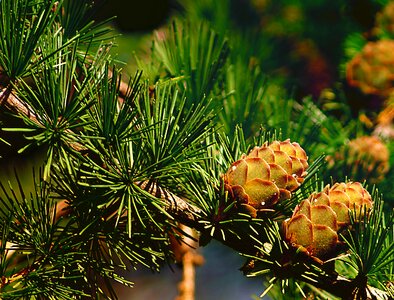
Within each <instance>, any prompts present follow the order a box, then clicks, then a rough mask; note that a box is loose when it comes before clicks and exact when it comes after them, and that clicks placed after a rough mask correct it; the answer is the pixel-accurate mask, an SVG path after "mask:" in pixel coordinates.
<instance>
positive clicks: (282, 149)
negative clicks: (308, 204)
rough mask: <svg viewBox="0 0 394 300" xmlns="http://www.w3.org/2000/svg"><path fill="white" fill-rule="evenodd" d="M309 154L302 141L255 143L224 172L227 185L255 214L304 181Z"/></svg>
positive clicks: (283, 196)
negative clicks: (255, 145) (259, 145)
mask: <svg viewBox="0 0 394 300" xmlns="http://www.w3.org/2000/svg"><path fill="white" fill-rule="evenodd" d="M307 159H308V157H307V156H306V153H305V151H304V150H303V149H302V148H301V147H300V145H299V144H298V143H291V142H290V140H286V141H284V142H278V141H274V142H272V143H271V144H268V143H265V144H264V145H263V146H261V147H255V148H254V149H253V150H252V151H251V152H250V153H249V154H248V155H245V154H244V155H243V156H242V157H241V159H239V160H237V161H236V162H234V163H233V164H232V165H231V167H230V169H229V170H228V171H227V173H226V174H225V175H224V183H225V188H226V190H227V191H228V192H229V195H230V197H232V198H233V199H235V200H236V201H237V203H238V204H239V205H240V206H243V207H244V208H245V209H246V210H247V211H248V212H249V213H250V214H251V215H252V216H256V213H257V211H258V210H261V209H266V208H271V207H272V206H273V205H275V204H276V203H277V202H278V201H281V200H283V199H289V198H290V197H291V192H292V191H294V190H295V189H297V188H298V187H299V185H300V184H301V183H302V182H303V178H304V176H305V175H306V169H307V168H308V162H307Z"/></svg>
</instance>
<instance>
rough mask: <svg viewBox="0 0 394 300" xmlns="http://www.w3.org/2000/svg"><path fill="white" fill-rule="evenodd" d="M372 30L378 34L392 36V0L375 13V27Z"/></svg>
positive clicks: (393, 13)
mask: <svg viewBox="0 0 394 300" xmlns="http://www.w3.org/2000/svg"><path fill="white" fill-rule="evenodd" d="M374 31H375V33H376V34H378V35H379V36H391V37H393V36H394V2H389V3H388V4H387V5H386V6H385V7H384V8H383V10H382V11H381V12H379V13H378V14H377V15H376V27H375V28H374Z"/></svg>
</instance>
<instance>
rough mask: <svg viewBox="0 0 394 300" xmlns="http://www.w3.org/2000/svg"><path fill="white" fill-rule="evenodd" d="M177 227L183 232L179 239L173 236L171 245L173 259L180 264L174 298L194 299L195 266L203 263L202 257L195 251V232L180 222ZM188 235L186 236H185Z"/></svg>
mask: <svg viewBox="0 0 394 300" xmlns="http://www.w3.org/2000/svg"><path fill="white" fill-rule="evenodd" d="M179 228H180V229H181V230H182V231H183V232H184V234H183V235H181V236H182V239H181V240H180V241H178V240H176V239H175V238H174V239H172V240H171V242H172V243H171V245H172V248H173V252H174V255H175V260H176V261H177V262H178V263H181V265H182V269H183V272H182V281H181V282H180V283H179V284H178V292H179V294H178V296H177V297H176V298H175V300H194V298H195V285H196V278H195V275H196V270H195V269H196V267H197V266H200V265H202V264H203V263H204V258H203V256H202V255H200V254H199V253H198V252H197V247H198V236H197V232H196V231H195V230H193V229H192V228H190V227H187V226H185V225H182V224H180V225H179ZM186 235H188V236H186Z"/></svg>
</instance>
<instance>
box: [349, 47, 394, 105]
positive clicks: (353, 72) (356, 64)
mask: <svg viewBox="0 0 394 300" xmlns="http://www.w3.org/2000/svg"><path fill="white" fill-rule="evenodd" d="M393 49H394V40H379V41H376V42H369V43H367V44H366V45H365V46H364V48H363V49H362V51H361V52H360V53H359V54H357V55H356V56H355V57H354V58H353V59H352V60H351V61H350V62H349V63H348V64H347V66H346V79H347V81H348V83H349V84H350V85H351V86H354V87H357V88H359V89H360V90H361V91H362V92H363V93H364V94H370V95H378V96H382V97H383V98H385V97H387V96H388V95H390V93H391V92H393V91H394V85H393V82H394V51H393Z"/></svg>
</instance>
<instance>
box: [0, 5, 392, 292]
mask: <svg viewBox="0 0 394 300" xmlns="http://www.w3.org/2000/svg"><path fill="white" fill-rule="evenodd" d="M220 2H223V1H220ZM201 3H202V2H201ZM190 6H192V3H191V2H190V1H185V11H186V12H187V8H188V7H189V8H190ZM92 7H93V2H92V1H90V0H61V1H54V0H49V1H40V0H14V1H10V0H0V36H1V39H0V104H1V110H2V111H3V112H5V113H6V114H7V115H11V116H13V118H16V121H15V122H11V123H10V124H8V123H4V124H1V131H2V132H7V133H14V135H8V136H17V137H19V138H21V139H23V142H22V143H20V142H18V143H16V145H17V146H15V145H14V141H13V140H8V139H7V138H5V139H3V138H2V139H1V140H0V142H1V143H3V146H4V147H13V148H12V149H15V151H17V152H19V153H25V152H28V151H33V150H34V151H37V150H38V151H42V152H44V154H45V162H44V164H43V165H42V166H41V168H39V169H35V170H31V177H32V178H33V179H34V188H33V189H29V188H27V187H25V186H24V183H23V182H22V180H20V179H19V176H18V174H15V178H14V179H15V180H12V181H13V182H15V183H12V184H11V183H10V182H11V179H10V181H9V182H7V180H4V181H2V182H1V183H0V229H1V240H0V298H1V299H85V298H86V299H93V298H98V299H101V298H104V299H116V298H117V294H116V291H115V289H114V283H115V282H118V283H121V284H123V285H126V286H129V287H132V286H133V285H134V284H137V285H138V281H137V282H135V283H134V282H130V281H129V280H128V279H127V276H125V274H127V272H133V271H134V270H136V269H141V268H148V269H151V270H153V271H159V270H160V269H161V267H162V266H163V265H165V264H167V263H173V261H174V254H173V252H172V250H173V248H172V246H171V240H172V239H174V238H175V239H177V240H181V241H182V240H183V239H185V237H188V238H193V237H192V236H191V235H190V234H189V233H188V232H186V231H184V230H183V229H182V228H184V227H182V226H180V224H182V225H187V226H188V227H191V228H193V229H195V230H197V231H198V233H199V234H198V239H199V244H200V245H201V246H204V245H206V244H208V243H209V242H210V241H211V240H213V239H215V240H218V241H220V242H222V243H223V244H225V245H226V246H228V247H230V248H232V249H233V250H234V251H237V252H238V253H240V255H242V256H243V257H245V259H246V263H245V265H244V266H243V267H242V271H243V272H244V273H245V275H246V276H255V277H256V276H257V277H259V278H261V280H262V281H264V284H265V286H266V287H267V289H266V290H265V291H264V292H263V293H262V296H263V295H264V294H265V293H268V292H270V293H271V294H272V295H276V296H275V297H277V298H275V299H280V298H281V297H282V298H283V299H287V298H286V296H288V295H294V297H302V296H303V295H305V294H306V293H313V294H314V295H316V297H320V296H322V297H326V296H327V295H329V297H335V296H336V297H342V298H346V299H350V298H352V299H353V298H355V299H367V298H368V299H369V298H372V299H390V298H392V297H393V296H394V285H393V282H394V277H393V269H394V240H393V233H394V231H393V230H394V229H393V217H394V215H393V213H391V214H390V212H387V209H384V207H385V206H384V202H383V200H382V195H380V193H379V192H378V190H377V189H374V188H372V187H368V185H367V183H368V182H367V183H363V184H361V183H358V182H357V183H352V182H350V181H346V180H344V181H345V182H342V183H336V184H334V185H333V186H334V187H336V188H335V189H334V188H331V189H329V188H328V187H326V188H324V186H326V184H327V182H325V181H324V179H325V175H324V172H325V168H326V166H325V165H324V156H323V152H326V151H325V149H328V153H330V149H335V143H340V142H339V141H344V140H345V139H346V138H347V136H346V137H344V138H343V136H341V134H345V133H346V132H349V131H351V129H352V128H354V127H357V126H356V125H354V124H353V123H351V124H349V125H347V126H348V127H346V126H344V125H342V123H341V120H339V119H337V118H336V117H335V116H334V115H331V114H328V113H326V112H324V111H323V110H322V109H321V108H319V106H318V105H317V104H316V103H314V102H313V101H312V100H311V99H309V98H306V99H303V100H296V99H291V98H290V97H289V96H287V95H286V93H284V92H283V91H282V90H281V89H280V88H278V86H277V83H275V85H270V84H269V83H267V80H266V78H265V76H264V75H263V72H262V70H261V66H262V64H261V63H260V61H262V60H263V59H264V57H263V56H260V57H259V56H258V55H256V53H251V52H253V50H252V49H249V51H247V50H245V49H242V50H241V47H240V45H239V41H240V40H242V39H244V40H248V39H252V38H249V37H247V35H243V34H242V32H236V34H234V36H232V35H231V34H228V32H226V30H225V29H226V28H227V29H228V28H231V25H230V24H228V26H227V24H225V23H223V22H226V20H227V18H220V20H222V23H221V24H220V26H216V30H215V24H214V22H208V21H204V20H202V19H199V18H190V19H188V20H186V19H185V18H183V17H177V18H174V20H172V23H171V24H170V25H169V26H168V27H166V28H164V29H162V31H160V32H157V34H156V37H155V38H154V40H153V44H152V48H151V52H150V57H149V58H144V59H142V58H139V59H138V66H139V70H138V71H137V72H136V73H135V74H134V75H133V76H131V77H130V78H127V76H126V75H125V72H124V71H123V70H122V68H121V67H119V64H118V63H117V61H116V58H114V56H113V50H112V48H113V45H114V42H115V41H116V39H115V35H114V33H113V32H112V31H111V30H110V29H109V26H108V22H109V20H108V21H104V22H96V21H94V20H92V18H91V17H92V16H93V15H94V14H93V13H92ZM225 7H226V5H224V3H223V7H222V8H225ZM196 14H197V15H198V10H197V11H196ZM216 25H217V24H216ZM249 42H250V41H249ZM261 43H262V44H260V45H255V46H256V49H263V48H264V47H265V46H267V44H266V40H262V42H261ZM256 44H258V42H256ZM259 47H260V48H259ZM305 108H306V109H305ZM15 124H16V125H15ZM352 126H354V127H352ZM338 128H339V130H338ZM334 135H336V136H335V137H334ZM0 159H3V158H0ZM307 159H309V160H308V162H307ZM333 159H334V160H335V159H336V158H335V156H333ZM385 171H386V170H385ZM345 175H346V174H345ZM349 175H351V174H349ZM382 176H384V174H383V175H382ZM354 187H356V188H354ZM368 190H369V191H368ZM321 191H323V192H321ZM364 196H365V197H367V196H368V197H367V198H368V199H367V200H368V201H367V200H365V201H364V200H363V199H364V198H365V197H364ZM360 197H361V198H360ZM363 197H364V198H363ZM305 203H307V204H308V205H306V204H305ZM365 203H367V204H368V205H365ZM334 207H335V209H334ZM297 220H298V221H297ZM301 220H303V222H301ZM343 220H346V222H345V223H346V226H343V224H342V223H344V221H343ZM322 222H323V223H322ZM341 222H342V223H341ZM328 223H330V224H328ZM341 224H342V225H341ZM333 239H334V242H332V241H333ZM305 240H307V241H305ZM316 249H317V250H316ZM321 253H323V254H322V255H320V254H321ZM234 272H237V270H234ZM197 288H198V287H197ZM297 291H299V292H297Z"/></svg>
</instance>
